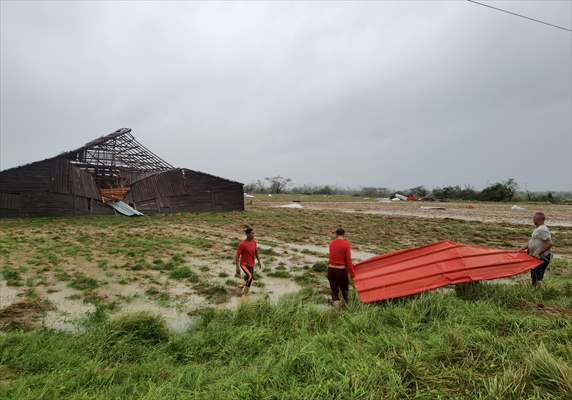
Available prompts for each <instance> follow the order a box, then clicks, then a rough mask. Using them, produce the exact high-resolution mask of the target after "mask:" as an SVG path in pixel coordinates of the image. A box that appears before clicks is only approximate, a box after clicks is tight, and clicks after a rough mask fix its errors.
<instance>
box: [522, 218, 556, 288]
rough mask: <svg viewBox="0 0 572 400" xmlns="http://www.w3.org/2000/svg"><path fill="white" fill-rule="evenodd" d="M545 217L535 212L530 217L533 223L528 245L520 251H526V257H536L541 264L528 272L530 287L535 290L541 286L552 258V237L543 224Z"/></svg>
mask: <svg viewBox="0 0 572 400" xmlns="http://www.w3.org/2000/svg"><path fill="white" fill-rule="evenodd" d="M545 220H546V217H545V215H544V213H542V212H537V213H535V214H534V216H533V217H532V222H533V223H534V226H535V228H534V230H533V231H532V235H531V236H530V239H529V241H528V244H527V245H526V246H524V247H523V248H522V249H521V250H523V251H524V250H526V251H527V252H528V255H530V256H532V257H536V258H538V259H539V260H542V264H540V265H539V266H538V267H536V268H534V269H532V270H531V271H530V278H531V279H532V286H533V287H535V288H540V287H542V285H543V282H542V281H543V279H544V272H545V271H546V269H547V268H548V264H549V263H550V259H551V258H552V252H551V249H552V246H553V245H554V243H552V237H551V236H550V230H549V229H548V227H547V226H546V225H545V224H544V222H545Z"/></svg>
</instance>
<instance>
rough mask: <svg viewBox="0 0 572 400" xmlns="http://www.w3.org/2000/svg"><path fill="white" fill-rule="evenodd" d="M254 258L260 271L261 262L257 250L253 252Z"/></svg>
mask: <svg viewBox="0 0 572 400" xmlns="http://www.w3.org/2000/svg"><path fill="white" fill-rule="evenodd" d="M254 257H256V261H258V265H259V266H260V267H259V268H260V269H262V262H261V261H260V257H258V249H256V250H255V251H254Z"/></svg>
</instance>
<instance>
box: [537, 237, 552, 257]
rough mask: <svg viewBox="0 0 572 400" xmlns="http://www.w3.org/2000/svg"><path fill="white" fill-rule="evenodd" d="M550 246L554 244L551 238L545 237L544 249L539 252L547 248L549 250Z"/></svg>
mask: <svg viewBox="0 0 572 400" xmlns="http://www.w3.org/2000/svg"><path fill="white" fill-rule="evenodd" d="M552 246H554V243H553V242H552V239H546V240H545V241H544V250H542V252H541V253H540V254H542V253H544V252H545V251H547V250H550V249H551V248H552Z"/></svg>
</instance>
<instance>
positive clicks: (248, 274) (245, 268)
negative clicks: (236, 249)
mask: <svg viewBox="0 0 572 400" xmlns="http://www.w3.org/2000/svg"><path fill="white" fill-rule="evenodd" d="M240 268H241V269H242V272H244V282H245V283H246V287H250V285H252V280H253V279H254V267H251V266H250V265H241V266H240Z"/></svg>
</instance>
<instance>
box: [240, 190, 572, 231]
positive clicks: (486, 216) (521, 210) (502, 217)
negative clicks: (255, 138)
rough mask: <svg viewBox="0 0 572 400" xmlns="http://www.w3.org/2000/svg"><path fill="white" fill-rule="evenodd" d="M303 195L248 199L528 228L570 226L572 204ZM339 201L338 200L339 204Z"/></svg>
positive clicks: (267, 203)
mask: <svg viewBox="0 0 572 400" xmlns="http://www.w3.org/2000/svg"><path fill="white" fill-rule="evenodd" d="M355 199H356V198H352V197H342V199H338V198H337V196H318V195H313V196H303V195H298V196H294V195H284V196H281V195H274V196H273V197H271V198H269V197H267V195H256V197H254V198H253V199H250V200H251V202H252V204H253V205H258V206H263V207H280V206H287V205H288V204H292V203H293V202H294V204H297V205H301V206H302V207H304V208H306V209H309V210H329V211H336V212H339V211H341V212H349V213H360V214H370V215H386V216H400V217H414V218H436V219H444V218H450V219H456V220H462V221H477V222H485V223H509V224H518V225H530V223H531V215H532V214H534V212H536V211H542V212H544V213H545V214H546V215H547V216H548V218H549V223H550V225H551V226H563V227H572V205H568V204H549V203H530V202H526V203H521V202H519V203H492V202H454V201H450V202H425V201H423V202H422V201H388V200H380V199H374V198H366V199H363V198H358V199H359V200H355ZM339 200H342V201H339Z"/></svg>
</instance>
